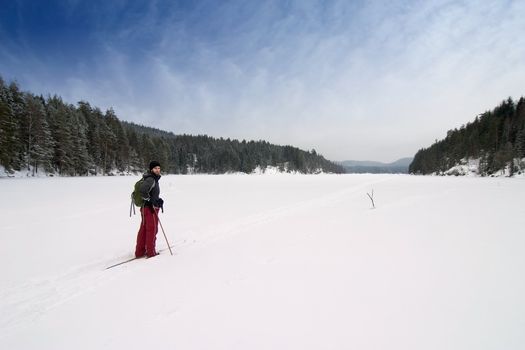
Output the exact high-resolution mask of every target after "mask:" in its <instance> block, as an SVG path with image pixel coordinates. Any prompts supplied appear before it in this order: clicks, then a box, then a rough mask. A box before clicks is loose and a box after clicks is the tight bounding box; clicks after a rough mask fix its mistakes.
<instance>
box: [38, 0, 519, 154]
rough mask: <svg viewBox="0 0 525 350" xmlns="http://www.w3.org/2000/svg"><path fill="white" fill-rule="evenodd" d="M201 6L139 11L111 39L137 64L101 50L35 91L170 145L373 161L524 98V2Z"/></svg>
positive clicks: (110, 45) (110, 47) (111, 48)
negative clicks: (231, 145) (106, 113)
mask: <svg viewBox="0 0 525 350" xmlns="http://www.w3.org/2000/svg"><path fill="white" fill-rule="evenodd" d="M207 6H218V7H214V8H213V9H212V10H210V9H209V8H208V7H206V6H201V7H198V9H197V10H195V11H194V12H190V13H185V14H184V16H183V15H181V13H180V11H179V12H177V11H174V12H173V13H171V14H165V13H159V11H158V9H157V7H156V6H151V7H150V11H149V12H148V13H146V14H145V15H144V19H143V20H142V21H141V22H140V25H141V27H140V29H139V27H130V28H126V29H125V31H123V32H121V33H116V34H115V35H114V36H113V37H114V38H119V39H122V40H127V41H129V42H133V40H134V37H135V36H141V37H143V36H144V33H143V32H142V31H144V32H146V33H149V35H150V37H156V41H155V42H153V43H152V45H150V46H149V47H150V51H149V52H147V53H146V54H143V55H142V54H141V53H140V52H141V50H140V48H137V49H136V52H137V55H136V56H134V54H133V52H134V51H135V50H131V51H130V50H121V49H119V47H120V46H119V45H116V44H117V43H115V42H113V41H111V40H109V41H108V42H107V47H106V49H105V51H103V52H102V53H99V57H98V58H97V59H96V60H93V61H95V62H96V64H95V65H93V64H92V63H90V64H88V65H87V66H85V68H79V69H78V70H77V75H75V76H70V77H68V79H67V80H66V84H62V83H63V82H60V83H59V82H58V81H55V82H54V84H49V86H47V88H48V89H47V91H49V92H57V93H59V94H61V95H63V96H64V97H65V98H66V99H68V100H71V101H76V100H79V99H85V100H88V101H90V102H91V103H92V104H93V105H98V106H101V107H102V108H107V107H109V106H114V108H115V111H116V112H117V114H118V115H119V117H121V118H122V119H126V120H132V121H135V122H139V123H144V124H148V125H153V126H157V127H160V128H163V129H168V130H172V131H174V132H175V133H194V134H197V133H199V134H202V133H207V134H210V135H213V136H223V137H235V138H250V139H266V140H269V141H271V142H275V143H279V144H293V145H297V146H300V147H303V148H306V149H311V148H315V149H316V150H317V151H319V152H321V153H323V154H324V155H325V156H327V157H329V158H331V159H335V160H343V159H374V160H382V161H393V160H395V159H397V158H400V157H404V156H407V155H408V156H409V155H412V154H414V153H415V152H416V151H417V149H419V148H421V147H426V146H428V145H429V144H431V143H432V142H433V141H434V139H435V138H441V137H443V136H444V135H445V134H446V131H447V130H448V129H450V128H454V127H459V126H460V125H461V124H463V123H466V122H468V121H470V120H472V119H473V118H474V116H475V115H477V114H478V113H480V112H483V111H484V110H486V109H489V108H493V107H495V105H496V104H497V103H499V101H501V100H502V99H504V98H506V97H508V96H513V97H515V98H517V97H519V96H521V95H522V94H523V86H522V83H521V82H523V81H525V65H524V63H523V62H522V61H523V60H522V58H523V57H525V45H524V44H525V42H524V41H525V39H524V38H523V35H521V33H523V32H525V22H524V21H523V20H522V18H523V15H525V5H524V4H523V2H519V1H513V2H502V1H484V2H473V1H463V2H448V1H432V2H428V1H427V2H417V1H414V2H396V3H393V2H385V3H382V2H369V3H367V4H366V5H365V7H356V6H355V5H349V4H348V2H346V1H340V2H333V3H331V4H329V5H326V4H324V3H322V2H292V6H291V8H292V9H291V10H290V9H286V8H283V6H284V5H282V3H280V2H268V3H264V4H263V5H261V6H257V7H256V8H254V7H251V8H250V7H249V5H247V4H246V3H242V2H241V3H228V4H225V5H216V4H212V5H209V4H208V5H207ZM252 6H253V5H252ZM207 11H208V12H207ZM210 11H211V12H210ZM155 33H156V34H155ZM28 80H30V79H28ZM28 88H31V87H28ZM40 89H43V88H42V86H40V88H39V90H40Z"/></svg>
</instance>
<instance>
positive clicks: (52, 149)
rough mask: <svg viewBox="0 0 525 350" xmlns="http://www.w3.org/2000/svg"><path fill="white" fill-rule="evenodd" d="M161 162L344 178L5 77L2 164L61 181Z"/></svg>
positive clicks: (0, 97)
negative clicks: (140, 121) (24, 87)
mask: <svg viewBox="0 0 525 350" xmlns="http://www.w3.org/2000/svg"><path fill="white" fill-rule="evenodd" d="M152 159H155V160H158V161H159V162H160V163H161V164H162V165H163V166H162V167H163V171H164V172H166V173H172V174H187V173H210V174H223V173H228V172H244V173H251V172H253V171H254V170H255V169H256V168H257V167H260V168H261V169H265V168H266V167H267V166H274V167H278V168H280V170H282V171H297V172H301V173H316V172H319V171H323V172H331V173H343V172H344V169H343V168H342V167H341V166H339V165H337V164H335V163H333V162H331V161H328V160H327V159H325V158H324V157H323V156H321V155H319V154H317V152H316V151H315V150H312V151H303V150H300V149H298V148H296V147H292V146H278V145H273V144H270V143H268V142H266V141H245V140H243V141H238V140H231V139H223V138H213V137H209V136H206V135H197V136H193V135H175V134H174V133H172V132H167V131H163V130H159V129H156V128H151V127H146V126H143V125H137V124H134V123H130V122H126V121H121V120H119V118H118V117H117V116H116V114H115V112H114V111H113V109H111V108H110V109H108V110H106V111H104V112H103V111H101V110H100V109H99V108H97V107H94V106H91V105H90V104H89V102H86V101H80V102H78V103H77V105H72V104H69V103H66V102H64V101H63V100H62V98H61V97H59V96H56V95H55V96H48V97H46V98H44V97H43V96H41V95H40V96H37V95H35V94H32V93H30V92H24V91H21V90H20V88H19V86H18V85H17V84H16V83H15V82H11V83H9V84H7V83H5V82H4V80H3V79H2V78H1V77H0V165H2V166H3V167H4V168H5V169H6V171H8V172H13V171H20V170H27V171H28V173H29V174H33V175H35V174H36V173H38V172H44V173H46V174H56V175H62V176H85V175H108V174H115V173H136V172H142V171H144V169H145V168H146V166H147V164H148V163H149V162H150V160H152Z"/></svg>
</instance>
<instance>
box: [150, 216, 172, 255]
mask: <svg viewBox="0 0 525 350" xmlns="http://www.w3.org/2000/svg"><path fill="white" fill-rule="evenodd" d="M153 212H154V213H155V216H156V217H157V221H158V222H159V224H160V228H161V229H162V233H163V234H164V238H165V239H166V244H167V245H168V249H169V250H170V254H171V255H173V252H172V251H171V246H170V242H168V237H166V232H164V227H162V222H160V219H159V214H158V213H157V211H156V210H155V208H153Z"/></svg>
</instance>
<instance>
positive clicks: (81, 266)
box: [0, 175, 525, 350]
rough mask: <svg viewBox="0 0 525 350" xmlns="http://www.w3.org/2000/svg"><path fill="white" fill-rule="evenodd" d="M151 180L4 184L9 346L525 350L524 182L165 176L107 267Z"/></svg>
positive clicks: (2, 321) (4, 318) (5, 338)
mask: <svg viewBox="0 0 525 350" xmlns="http://www.w3.org/2000/svg"><path fill="white" fill-rule="evenodd" d="M135 180H136V178H135V177H88V178H44V179H2V180H0V191H1V193H2V201H1V202H0V213H1V214H0V215H1V223H0V238H1V242H2V244H1V245H0V266H1V271H2V273H1V277H2V282H1V284H0V344H1V345H0V348H2V349H53V350H57V349H68V350H69V349H90V350H91V349H157V350H158V349H228V350H232V349H242V350H248V349H249V350H253V349H299V350H304V349H400V350H407V349H418V350H420V349H436V350H443V349H461V350H464V349H477V350H479V349H506V350H511V349H524V348H525V331H524V330H525V278H524V276H525V230H524V228H525V207H524V205H523V203H524V198H525V179H508V178H466V177H459V178H458V177H416V176H408V175H318V176H305V175H272V176H257V175H253V176H237V175H225V176H205V175H195V176H164V177H163V178H162V179H161V192H162V197H163V198H164V199H165V212H164V214H162V215H161V220H162V224H163V226H164V229H165V230H166V233H167V235H168V238H169V240H170V241H171V243H172V244H173V245H174V253H175V255H174V256H170V254H169V252H168V251H163V252H162V254H161V255H159V256H158V257H155V258H153V259H148V260H144V259H141V260H136V261H133V262H131V263H129V264H125V265H121V266H118V267H115V268H113V269H110V270H105V267H107V266H109V265H111V264H114V263H116V262H119V261H122V260H126V259H128V258H129V257H131V255H132V252H133V249H134V240H135V236H136V232H137V229H138V226H139V220H140V216H139V215H137V216H134V217H132V218H130V217H129V204H130V202H129V200H128V198H129V194H130V192H131V189H132V186H133V183H134V181H135ZM372 189H373V190H374V194H375V197H374V199H375V202H376V206H377V208H376V209H371V202H370V200H369V198H368V197H367V195H366V193H367V192H371V191H372ZM157 244H158V248H159V249H162V248H165V247H166V243H165V241H164V237H163V236H162V233H161V232H159V236H158V238H157Z"/></svg>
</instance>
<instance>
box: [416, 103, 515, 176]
mask: <svg viewBox="0 0 525 350" xmlns="http://www.w3.org/2000/svg"><path fill="white" fill-rule="evenodd" d="M524 157H525V99H524V98H523V97H521V98H520V99H519V101H518V102H515V101H513V100H512V99H511V98H510V97H509V98H508V99H507V100H505V101H503V102H502V103H501V104H500V105H499V106H497V107H496V108H494V109H493V110H491V111H487V112H485V113H483V114H481V115H479V116H477V117H476V118H475V120H474V121H473V122H471V123H467V124H466V125H463V126H462V127H461V128H459V129H454V130H449V131H448V132H447V136H446V138H445V139H443V140H440V141H437V140H436V142H435V143H434V144H433V145H432V146H430V147H428V148H423V149H421V150H419V151H418V152H417V153H416V155H415V156H414V160H413V162H412V163H411V164H410V167H409V172H410V173H414V174H431V173H442V172H444V171H447V170H448V169H450V168H452V167H453V166H455V165H457V164H459V163H460V161H461V160H462V159H465V158H471V159H479V160H480V162H479V172H480V174H481V175H490V174H493V173H495V172H498V171H500V170H502V169H505V168H508V169H509V171H510V175H512V174H513V173H515V172H516V171H518V170H519V169H520V160H521V159H523V158H524Z"/></svg>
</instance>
